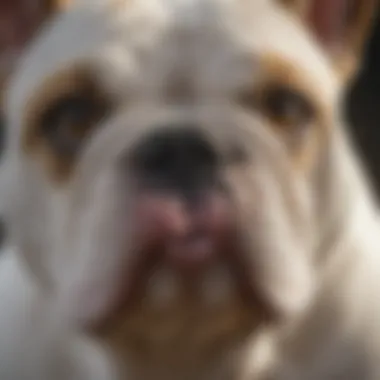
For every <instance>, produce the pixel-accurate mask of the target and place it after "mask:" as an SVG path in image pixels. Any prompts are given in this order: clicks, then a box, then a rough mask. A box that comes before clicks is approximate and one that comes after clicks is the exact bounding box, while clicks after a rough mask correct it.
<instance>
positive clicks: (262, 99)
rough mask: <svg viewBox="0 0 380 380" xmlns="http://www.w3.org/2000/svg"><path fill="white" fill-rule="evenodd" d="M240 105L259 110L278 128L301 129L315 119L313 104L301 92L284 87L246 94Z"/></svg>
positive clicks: (274, 87)
mask: <svg viewBox="0 0 380 380" xmlns="http://www.w3.org/2000/svg"><path fill="white" fill-rule="evenodd" d="M240 103H241V104H242V105H243V106H244V107H247V108H252V107H254V108H258V109H259V110H260V111H261V112H262V113H263V114H264V115H265V116H266V117H268V118H269V119H270V120H271V121H272V122H273V123H275V124H276V125H277V126H280V127H281V126H283V127H290V128H299V127H301V126H306V125H308V124H309V123H310V122H311V121H312V119H313V117H314V109H313V106H312V104H311V102H309V101H308V99H307V97H306V96H304V95H303V94H302V93H301V92H299V91H296V90H293V89H292V88H290V87H287V86H282V85H273V86H269V87H267V88H264V89H261V90H260V91H257V92H255V93H251V92H248V93H244V94H242V95H241V96H240Z"/></svg>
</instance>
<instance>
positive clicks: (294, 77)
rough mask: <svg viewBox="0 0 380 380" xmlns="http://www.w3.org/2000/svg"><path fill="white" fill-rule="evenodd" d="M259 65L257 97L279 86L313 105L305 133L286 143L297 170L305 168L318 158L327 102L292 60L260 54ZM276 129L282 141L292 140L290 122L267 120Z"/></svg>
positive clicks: (323, 133)
mask: <svg viewBox="0 0 380 380" xmlns="http://www.w3.org/2000/svg"><path fill="white" fill-rule="evenodd" d="M261 64H262V68H263V70H264V72H263V75H262V79H261V81H260V83H259V86H258V90H257V91H258V96H259V97H260V94H261V93H265V91H266V90H267V89H268V88H271V87H272V86H282V87H284V88H288V89H289V90H291V91H295V92H297V93H299V94H302V96H303V97H305V99H306V100H307V101H308V103H310V105H311V106H312V108H313V120H312V123H311V125H306V126H305V129H308V130H306V133H305V134H304V136H303V137H302V138H301V139H299V141H297V143H295V144H290V148H289V150H290V154H291V157H292V160H293V162H294V165H295V167H296V168H297V169H301V170H303V171H308V170H309V169H310V168H311V167H312V166H313V164H314V162H315V160H316V159H317V157H318V146H320V144H321V143H322V140H323V139H324V138H325V137H326V132H327V123H326V120H327V117H328V114H329V109H330V107H331V105H329V104H328V103H326V101H325V99H323V98H322V97H321V95H320V94H319V93H318V90H317V89H316V88H315V86H313V83H312V81H310V79H309V75H308V73H307V71H306V70H302V69H301V68H299V67H297V66H296V65H294V64H293V63H291V62H289V61H287V60H284V59H283V58H282V57H278V56H275V55H266V56H263V57H262V61H261ZM271 124H272V125H273V127H274V129H275V130H276V132H277V133H278V134H279V136H281V138H282V139H283V140H284V141H287V140H288V141H292V138H293V137H295V136H292V133H294V129H293V127H294V125H290V124H289V123H286V122H284V123H281V122H279V120H274V119H273V118H272V119H271Z"/></svg>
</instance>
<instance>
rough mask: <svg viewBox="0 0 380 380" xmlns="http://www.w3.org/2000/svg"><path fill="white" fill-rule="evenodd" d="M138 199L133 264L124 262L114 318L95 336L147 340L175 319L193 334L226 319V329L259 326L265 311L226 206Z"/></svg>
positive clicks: (208, 198)
mask: <svg viewBox="0 0 380 380" xmlns="http://www.w3.org/2000/svg"><path fill="white" fill-rule="evenodd" d="M136 199H137V201H136V202H135V208H134V212H133V215H134V220H135V223H134V234H133V235H134V242H133V247H134V249H131V251H132V252H133V254H132V256H133V260H132V261H133V263H131V262H130V261H129V262H128V276H126V280H125V282H124V283H123V285H122V286H121V287H119V288H120V292H119V294H118V296H117V300H116V301H115V302H114V305H115V307H114V309H113V311H112V313H111V316H110V315H108V316H107V318H105V319H103V320H101V321H100V323H99V324H97V325H96V326H93V327H94V328H95V330H96V331H98V332H102V335H103V334H104V332H105V331H109V329H110V328H111V329H112V330H115V329H117V326H120V325H122V326H123V329H124V330H125V329H127V330H128V331H129V332H131V331H134V332H135V333H136V332H137V331H140V332H141V331H143V332H144V334H145V335H146V334H148V331H150V330H151V326H152V325H154V326H156V325H157V321H158V320H160V321H161V322H160V323H161V324H160V328H159V329H157V330H160V331H165V327H164V326H167V327H168V326H173V325H178V321H179V320H181V321H182V322H183V324H184V325H186V326H187V328H190V329H193V330H194V324H196V325H197V326H198V327H200V326H204V325H208V326H209V324H210V323H211V324H212V323H217V321H218V320H223V321H225V318H226V319H228V320H229V322H228V323H227V322H223V323H224V324H225V323H227V324H229V323H230V322H231V321H232V320H235V319H237V320H240V319H241V318H242V319H244V321H246V320H249V321H250V322H251V321H252V320H253V319H255V320H257V313H258V311H259V310H262V307H261V306H260V302H259V298H258V297H257V295H256V294H255V291H254V287H253V286H252V281H251V279H250V276H249V270H248V266H247V265H246V263H245V257H246V256H245V252H244V249H243V244H241V241H242V239H241V238H240V236H239V229H238V225H237V220H236V217H235V216H234V209H233V207H232V204H231V202H230V200H229V199H228V198H227V197H226V196H225V195H224V194H218V193H209V194H207V195H204V196H203V197H202V201H201V202H199V203H198V204H197V205H194V204H193V205H192V206H191V207H190V206H189V205H188V204H187V203H186V202H185V201H184V200H183V199H181V198H179V197H175V196H173V195H172V194H171V195H167V194H158V193H150V192H147V193H140V194H139V195H138V197H137V198H136ZM253 315H254V318H253ZM237 320H236V321H235V322H234V323H232V325H233V326H234V328H235V327H236V325H239V323H238V322H237ZM147 321H149V323H148V322H147ZM195 321H197V322H195ZM212 321H213V322H212ZM244 323H245V322H244ZM127 326H128V327H127ZM209 327H210V326H209ZM170 328H171V327H170ZM182 328H184V327H182ZM231 328H232V327H231ZM156 333H157V331H156ZM148 335H149V334H148ZM151 335H154V333H153V332H152V333H151Z"/></svg>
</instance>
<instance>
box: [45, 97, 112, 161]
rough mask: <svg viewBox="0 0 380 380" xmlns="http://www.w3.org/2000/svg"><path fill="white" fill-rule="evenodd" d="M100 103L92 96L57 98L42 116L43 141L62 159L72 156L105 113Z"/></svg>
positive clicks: (104, 107) (103, 106) (102, 102)
mask: <svg viewBox="0 0 380 380" xmlns="http://www.w3.org/2000/svg"><path fill="white" fill-rule="evenodd" d="M107 108H108V107H107V105H106V103H105V102H104V100H102V99H99V98H97V97H96V96H94V95H92V94H85V95H83V94H72V95H67V96H65V97H63V98H60V99H59V100H58V101H56V102H55V103H53V104H52V105H51V106H50V107H49V108H48V110H47V111H46V112H45V113H44V114H43V116H42V119H41V122H40V126H41V131H42V134H43V136H44V138H45V139H47V140H48V142H49V144H50V145H51V146H52V147H53V148H54V150H55V151H56V152H57V153H59V154H61V155H63V156H73V155H75V154H76V153H77V152H78V151H79V149H80V148H81V146H82V144H83V142H84V141H85V140H86V138H87V137H88V136H89V135H90V133H91V132H92V131H93V129H94V128H95V127H96V126H97V125H98V123H99V121H100V120H101V119H102V118H103V117H104V116H105V114H106V112H107Z"/></svg>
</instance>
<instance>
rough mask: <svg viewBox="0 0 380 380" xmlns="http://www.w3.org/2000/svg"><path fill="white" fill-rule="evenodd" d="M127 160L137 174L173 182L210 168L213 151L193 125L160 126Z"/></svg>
mask: <svg viewBox="0 0 380 380" xmlns="http://www.w3.org/2000/svg"><path fill="white" fill-rule="evenodd" d="M131 163H132V168H133V169H134V170H135V172H136V173H137V175H138V176H140V177H141V176H142V177H144V178H145V179H148V180H149V179H155V180H161V181H167V182H175V181H178V180H180V179H186V178H187V179H190V178H194V177H197V176H200V175H201V173H204V174H205V172H210V171H212V170H214V169H215V167H216V164H217V154H216V152H215V150H214V149H213V147H212V144H211V143H210V142H209V141H208V139H207V138H206V136H204V135H203V134H202V133H201V132H200V131H199V130H197V129H196V128H194V127H188V128H184V127H180V128H178V129H176V128H160V129H158V130H156V131H155V132H153V133H151V134H149V135H148V136H146V137H145V138H144V139H143V140H141V141H140V143H139V144H138V145H137V146H136V147H135V149H134V151H133V154H132V160H131Z"/></svg>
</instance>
